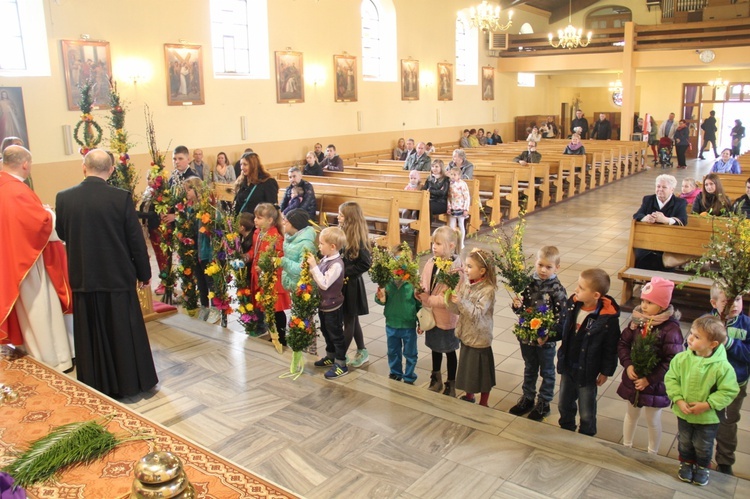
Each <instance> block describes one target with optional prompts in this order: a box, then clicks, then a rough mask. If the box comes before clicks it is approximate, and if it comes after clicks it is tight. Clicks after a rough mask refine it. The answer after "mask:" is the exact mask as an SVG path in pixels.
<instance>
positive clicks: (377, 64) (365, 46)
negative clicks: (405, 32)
mask: <svg viewBox="0 0 750 499" xmlns="http://www.w3.org/2000/svg"><path fill="white" fill-rule="evenodd" d="M360 15H361V16H362V77H363V78H364V79H365V80H377V81H395V80H396V9H395V8H394V6H393V0H362V3H361V4H360Z"/></svg>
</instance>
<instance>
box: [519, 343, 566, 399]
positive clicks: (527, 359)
mask: <svg viewBox="0 0 750 499" xmlns="http://www.w3.org/2000/svg"><path fill="white" fill-rule="evenodd" d="M556 350H557V348H556V345H555V343H549V344H547V343H545V344H544V345H542V346H534V345H525V344H523V343H521V356H522V357H523V396H524V397H525V398H527V399H529V400H534V398H535V397H536V380H537V377H538V376H541V377H542V384H541V386H540V387H539V400H543V401H544V402H547V403H548V404H549V403H550V402H551V401H552V396H553V395H554V394H555V351H556Z"/></svg>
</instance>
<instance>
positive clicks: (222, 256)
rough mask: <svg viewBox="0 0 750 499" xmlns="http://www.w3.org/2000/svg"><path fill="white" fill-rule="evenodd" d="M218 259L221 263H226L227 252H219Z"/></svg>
mask: <svg viewBox="0 0 750 499" xmlns="http://www.w3.org/2000/svg"><path fill="white" fill-rule="evenodd" d="M216 258H218V259H219V260H221V261H224V260H226V259H227V254H226V252H225V251H219V252H218V253H217V254H216Z"/></svg>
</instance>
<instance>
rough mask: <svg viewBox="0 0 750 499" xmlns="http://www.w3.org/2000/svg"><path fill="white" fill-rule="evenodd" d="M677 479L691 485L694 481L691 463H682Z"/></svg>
mask: <svg viewBox="0 0 750 499" xmlns="http://www.w3.org/2000/svg"><path fill="white" fill-rule="evenodd" d="M677 478H679V479H680V480H682V481H683V482H687V483H690V482H692V481H693V465H692V464H691V463H686V462H682V463H680V469H679V471H678V472H677Z"/></svg>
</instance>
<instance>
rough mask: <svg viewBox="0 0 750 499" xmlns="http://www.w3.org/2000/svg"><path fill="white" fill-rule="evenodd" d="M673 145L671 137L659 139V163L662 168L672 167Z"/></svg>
mask: <svg viewBox="0 0 750 499" xmlns="http://www.w3.org/2000/svg"><path fill="white" fill-rule="evenodd" d="M672 145H673V142H672V139H670V138H669V137H662V138H660V139H659V165H661V167H662V168H672Z"/></svg>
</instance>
